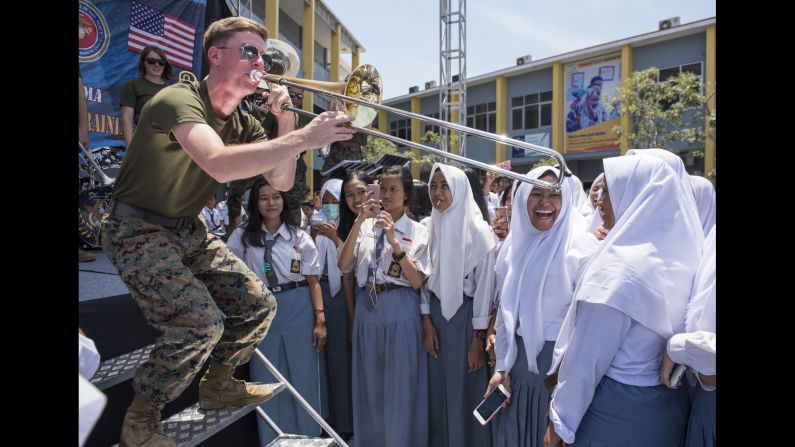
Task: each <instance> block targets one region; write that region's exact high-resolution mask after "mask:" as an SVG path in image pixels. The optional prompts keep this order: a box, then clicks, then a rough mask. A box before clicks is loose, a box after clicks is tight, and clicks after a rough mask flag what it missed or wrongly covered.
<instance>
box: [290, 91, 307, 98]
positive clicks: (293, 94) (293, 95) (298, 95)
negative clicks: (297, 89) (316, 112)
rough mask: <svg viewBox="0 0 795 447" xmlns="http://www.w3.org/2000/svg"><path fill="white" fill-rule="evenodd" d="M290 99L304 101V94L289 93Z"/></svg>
mask: <svg viewBox="0 0 795 447" xmlns="http://www.w3.org/2000/svg"><path fill="white" fill-rule="evenodd" d="M290 98H294V99H304V94H303V93H293V92H290Z"/></svg>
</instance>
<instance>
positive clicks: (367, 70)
mask: <svg viewBox="0 0 795 447" xmlns="http://www.w3.org/2000/svg"><path fill="white" fill-rule="evenodd" d="M257 73H259V72H257ZM253 76H256V77H258V78H259V79H260V81H259V88H260V89H263V90H268V86H267V82H266V81H268V82H275V83H280V82H279V81H282V80H283V81H288V82H289V83H290V84H298V85H295V87H297V88H301V87H310V88H314V89H317V90H323V91H325V92H331V93H337V94H340V95H344V96H347V97H350V98H354V99H358V100H361V101H366V102H368V103H372V104H378V105H380V104H381V92H382V85H381V75H379V74H378V70H376V69H375V67H373V66H372V65H369V64H364V65H359V66H358V67H356V69H355V70H353V72H351V74H350V76H349V77H348V81H341V82H327V81H316V80H314V79H303V78H294V77H289V76H277V75H273V74H270V73H268V74H261V73H259V74H257V75H253ZM343 104H344V107H345V113H347V114H348V115H350V116H352V117H353V118H354V120H353V122H352V123H351V124H352V125H354V126H357V127H365V126H367V125H369V124H370V123H372V122H373V120H374V119H375V117H376V116H378V112H377V111H376V110H375V109H373V108H370V107H367V106H362V105H359V104H355V103H353V102H348V101H345V100H343Z"/></svg>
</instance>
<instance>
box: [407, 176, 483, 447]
mask: <svg viewBox="0 0 795 447" xmlns="http://www.w3.org/2000/svg"><path fill="white" fill-rule="evenodd" d="M429 193H430V197H431V203H432V204H433V211H432V212H431V222H430V225H429V226H428V233H429V237H428V251H429V253H430V274H429V276H428V283H427V291H428V294H427V295H424V299H423V302H422V304H421V306H420V308H421V312H422V326H423V334H424V335H423V337H424V344H425V350H426V351H428V353H429V354H430V357H429V359H428V372H429V385H430V386H429V390H430V395H429V399H428V400H429V403H430V407H429V414H430V427H431V429H430V432H429V435H430V438H429V440H430V442H429V445H431V446H444V447H447V446H450V447H453V446H455V447H458V446H461V447H465V446H472V447H475V446H477V447H481V446H486V447H488V446H490V445H491V434H490V427H488V426H486V427H483V426H482V425H480V424H479V423H478V422H477V420H476V419H475V418H474V417H473V416H472V410H473V409H474V408H475V407H476V406H477V405H478V403H480V400H481V399H482V396H483V390H484V389H485V388H486V385H487V383H488V380H489V378H488V371H487V369H486V368H485V367H484V365H485V362H484V359H485V346H484V343H485V338H486V332H485V330H486V328H487V327H488V323H489V310H490V308H491V301H492V297H493V294H494V261H495V257H496V253H495V252H494V250H493V249H494V246H495V244H496V242H497V238H496V237H495V236H494V233H493V232H492V231H491V227H490V226H489V224H488V222H486V221H485V220H484V216H483V213H482V212H481V210H480V209H479V208H478V206H477V204H476V203H475V199H474V198H473V196H472V189H471V186H470V183H469V181H468V180H467V176H466V174H465V173H464V171H462V170H461V169H458V168H456V167H453V166H447V165H444V164H440V163H435V164H434V165H433V168H431V176H430V188H429ZM477 193H480V192H479V191H477ZM426 297H427V298H426Z"/></svg>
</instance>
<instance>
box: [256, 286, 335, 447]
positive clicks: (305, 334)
mask: <svg viewBox="0 0 795 447" xmlns="http://www.w3.org/2000/svg"><path fill="white" fill-rule="evenodd" d="M274 296H275V297H276V304H277V306H278V307H277V310H276V316H275V317H274V318H273V322H272V323H271V326H270V329H268V335H267V336H266V337H265V338H264V339H263V340H262V342H260V344H259V346H257V347H258V348H259V350H260V351H262V353H263V354H264V355H265V357H267V358H268V360H270V362H271V363H273V365H274V366H275V367H276V368H277V369H278V370H279V372H280V373H281V374H282V375H283V376H284V377H285V378H286V379H287V380H288V381H289V382H290V384H291V385H292V386H293V387H295V389H296V390H297V391H298V392H299V393H300V394H301V396H303V398H304V399H306V401H307V402H309V404H310V405H312V408H314V409H315V411H317V412H318V413H320V414H321V415H322V416H324V417H326V416H327V415H328V399H327V397H326V395H325V394H324V392H325V391H326V388H327V387H326V386H325V385H322V386H321V383H322V382H323V381H325V380H326V372H325V360H324V355H323V353H322V352H321V353H317V352H315V348H314V347H313V346H312V330H313V329H314V327H315V313H314V310H313V307H312V302H311V299H310V297H309V288H308V287H299V288H296V289H291V290H285V291H283V292H276V293H274ZM249 365H250V366H249V368H250V369H249V372H250V376H251V380H252V381H254V382H266V383H270V382H275V381H276V379H275V378H274V377H273V376H272V375H271V374H270V372H268V370H267V369H266V368H265V366H264V365H263V364H262V362H260V361H259V360H257V359H256V358H252V360H251V362H250V363H249ZM260 408H262V409H263V410H264V411H265V412H266V413H267V414H268V416H270V418H271V419H273V421H274V422H276V425H278V426H279V428H280V429H281V430H282V431H283V432H284V433H291V434H297V435H307V436H318V435H320V425H318V423H317V422H315V421H314V419H312V417H311V416H309V413H307V412H306V410H304V408H303V407H302V406H301V405H300V404H299V403H298V402H297V401H296V400H295V398H294V397H293V395H292V394H290V392H289V391H286V390H285V391H283V392H282V393H280V394H279V395H278V396H276V397H274V398H273V399H271V400H269V401H267V402H265V403H264V404H262V405H261V406H260ZM257 429H258V431H259V438H260V444H261V445H266V444H267V443H269V442H270V441H272V440H273V439H274V438H275V437H276V433H275V432H274V431H273V430H272V429H271V428H270V426H269V425H268V424H267V423H265V421H263V420H262V419H261V418H257Z"/></svg>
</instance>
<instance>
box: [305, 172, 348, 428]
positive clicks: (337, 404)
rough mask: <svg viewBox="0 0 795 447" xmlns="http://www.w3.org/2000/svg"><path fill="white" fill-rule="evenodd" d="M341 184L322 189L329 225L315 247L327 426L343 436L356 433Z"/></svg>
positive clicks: (321, 225) (324, 224) (319, 234)
mask: <svg viewBox="0 0 795 447" xmlns="http://www.w3.org/2000/svg"><path fill="white" fill-rule="evenodd" d="M341 195H342V180H341V179H330V180H327V181H326V183H324V184H323V187H322V188H320V199H321V201H322V206H321V211H322V212H323V214H324V215H325V216H326V219H327V220H326V221H324V222H321V223H319V224H317V225H315V226H314V230H315V231H314V232H315V235H316V237H315V245H317V253H318V258H319V261H320V270H321V272H322V274H321V276H320V289H321V290H322V292H323V308H324V309H325V313H326V332H327V339H326V347H325V349H326V355H325V359H326V379H327V382H328V387H329V389H328V396H329V410H330V411H329V417H328V423H329V424H331V426H332V427H334V430H335V431H337V432H338V433H341V434H343V435H348V434H351V433H353V410H352V407H351V386H350V363H351V351H350V345H349V343H348V330H349V329H348V327H349V325H350V322H349V321H348V311H347V308H346V306H345V298H344V297H343V293H342V272H340V269H339V267H337V260H338V258H339V247H341V246H342V240H341V239H340V237H339V235H338V234H337V226H338V224H339V215H340V206H347V205H345V204H343V205H340V197H341Z"/></svg>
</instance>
